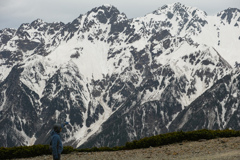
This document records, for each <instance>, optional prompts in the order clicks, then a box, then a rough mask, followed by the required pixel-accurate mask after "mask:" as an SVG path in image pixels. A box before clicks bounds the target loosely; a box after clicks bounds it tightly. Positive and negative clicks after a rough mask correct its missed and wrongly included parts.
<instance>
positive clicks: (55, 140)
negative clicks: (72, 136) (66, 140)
mask: <svg viewBox="0 0 240 160" xmlns="http://www.w3.org/2000/svg"><path fill="white" fill-rule="evenodd" d="M67 124H68V122H65V123H64V124H54V126H53V131H52V134H51V145H52V155H53V160H60V158H61V153H62V151H63V145H62V141H61V138H60V132H61V131H62V128H63V127H64V126H65V125H67Z"/></svg>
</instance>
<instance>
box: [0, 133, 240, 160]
mask: <svg viewBox="0 0 240 160" xmlns="http://www.w3.org/2000/svg"><path fill="white" fill-rule="evenodd" d="M238 136H240V131H234V130H229V129H226V130H207V129H202V130H198V131H189V132H183V131H179V132H172V133H166V134H160V135H157V136H152V137H146V138H143V139H140V140H138V141H137V140H135V141H132V142H127V143H126V145H125V146H121V147H113V148H109V147H100V148H97V147H93V148H90V149H88V148H86V149H74V148H73V147H70V146H65V147H64V149H63V154H69V153H71V152H74V151H77V152H98V151H118V150H129V149H137V148H148V147H150V146H152V147H156V146H162V145H167V144H172V143H178V142H182V141H197V140H200V139H207V140H208V139H214V138H223V137H238ZM49 154H51V153H50V151H49V149H48V145H34V146H21V147H12V148H4V147H1V148H0V159H12V158H27V157H35V156H40V155H49Z"/></svg>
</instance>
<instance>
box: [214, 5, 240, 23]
mask: <svg viewBox="0 0 240 160" xmlns="http://www.w3.org/2000/svg"><path fill="white" fill-rule="evenodd" d="M217 16H218V17H221V19H222V20H226V21H227V22H228V24H230V23H231V22H232V19H236V20H237V21H240V9H238V8H228V9H225V10H224V11H222V12H220V13H218V14H217Z"/></svg>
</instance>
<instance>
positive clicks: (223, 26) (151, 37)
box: [0, 3, 240, 147]
mask: <svg viewBox="0 0 240 160" xmlns="http://www.w3.org/2000/svg"><path fill="white" fill-rule="evenodd" d="M224 14H226V15H225V17H224ZM239 14H240V12H239V10H238V9H228V10H225V11H223V12H220V13H219V15H217V16H214V17H212V16H207V14H206V13H205V12H203V11H200V10H198V9H197V8H192V7H188V6H185V5H182V4H180V3H174V4H170V5H166V6H163V7H161V8H159V9H158V10H156V11H154V12H152V13H150V14H147V15H146V16H144V17H140V18H135V19H127V17H126V15H125V14H124V13H121V12H120V11H119V10H117V8H115V7H114V6H112V5H103V6H100V7H96V8H94V9H92V10H91V11H89V12H87V13H86V14H84V15H80V16H79V17H78V18H76V19H74V20H73V21H72V22H70V23H68V24H63V23H61V22H60V23H46V22H43V21H42V20H40V19H38V20H36V21H33V22H32V23H29V24H28V23H27V24H22V25H21V26H20V27H19V28H18V29H17V30H13V29H4V30H2V31H0V57H1V61H0V70H1V71H2V72H1V74H0V82H1V84H0V85H1V88H0V91H1V97H0V103H1V107H0V125H1V126H2V127H1V130H0V134H2V135H4V136H3V137H2V138H1V139H0V144H3V146H15V145H31V144H39V143H47V141H48V137H49V133H50V131H51V127H52V125H53V124H54V123H56V122H59V123H61V122H64V121H68V122H70V125H68V126H67V127H66V128H64V130H63V141H64V144H66V145H72V146H74V147H92V146H116V145H123V144H125V142H126V141H132V140H135V139H139V138H143V137H145V136H152V135H156V134H160V133H166V132H169V131H175V130H178V129H186V130H188V129H196V128H201V127H202V128H204V127H206V125H204V124H205V122H204V123H202V124H203V125H202V126H201V125H197V124H196V125H195V124H194V125H195V126H193V125H192V124H191V123H190V121H188V122H186V124H185V121H184V123H183V120H181V117H184V116H185V113H188V109H189V110H190V109H191V108H192V104H193V103H196V101H197V100H198V99H199V98H200V97H199V96H200V95H202V94H203V93H204V94H205V93H207V92H209V91H210V90H211V89H212V87H213V86H215V85H216V84H215V83H219V81H218V80H220V79H222V78H223V77H225V76H226V75H231V76H232V77H234V76H235V75H238V73H237V72H233V71H232V70H233V68H234V67H237V66H238V63H239V62H240V60H239V59H238V58H237V57H238V56H236V55H237V50H238V47H239V46H240V45H236V44H238V42H239V39H238V34H239V36H240V32H239V28H238V26H236V25H235V24H233V23H235V21H236V23H238V15H239ZM229 20H230V23H228V22H229ZM226 33H227V34H226ZM209 35H211V36H209ZM229 37H231V38H232V37H233V39H234V40H233V41H231V44H230V43H229ZM232 57H234V58H232ZM235 70H237V69H235ZM230 73H231V74H230ZM223 79H224V78H223ZM220 81H221V80H220ZM236 87H237V85H234V86H233V88H236ZM225 90H226V89H225ZM235 90H236V89H235ZM216 94H217V93H216ZM19 95H21V96H19ZM202 96H203V95H202ZM209 97H210V96H209ZM214 98H215V99H214V100H216V101H217V100H220V99H221V96H220V97H219V96H215V97H214ZM197 103H199V104H201V103H200V102H197ZM231 104H232V103H231ZM201 105H202V104H201ZM209 105H210V104H208V103H206V105H205V107H203V108H201V107H202V106H199V108H200V110H202V111H203V110H205V109H209V110H211V106H209ZM236 105H237V104H236ZM229 106H230V108H232V107H233V106H231V105H229ZM233 108H234V107H233ZM235 109H236V108H235ZM212 110H213V109H212ZM212 110H211V111H212ZM229 110H230V109H229ZM203 112H204V111H203ZM219 113H220V111H219ZM235 113H237V109H236V112H234V114H230V111H229V114H227V112H226V117H225V121H224V123H223V121H221V123H217V124H215V123H213V121H212V120H210V118H211V117H212V116H206V118H208V119H207V120H206V123H208V124H210V122H211V125H209V126H210V127H209V128H213V129H215V128H226V127H228V126H230V127H232V128H237V127H238V126H237V124H236V123H234V115H235ZM212 114H216V112H213V113H212ZM212 114H211V115H212ZM224 114H225V113H224ZM196 115H197V113H196ZM197 116H198V115H197ZM201 116H202V114H201ZM215 117H217V116H215ZM227 118H228V120H226V119H227ZM222 119H223V118H222ZM195 121H196V122H197V119H196V120H195ZM227 121H228V123H227ZM230 121H231V123H230ZM5 122H7V123H6V124H7V125H8V127H6V124H5ZM178 122H181V124H179V123H178ZM183 126H184V127H185V128H184V127H183ZM189 126H192V127H189ZM181 127H182V128H181ZM10 133H13V134H12V136H9V135H11V134H10ZM16 140H17V141H18V143H15V141H16Z"/></svg>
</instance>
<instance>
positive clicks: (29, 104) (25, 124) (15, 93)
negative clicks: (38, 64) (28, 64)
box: [0, 66, 40, 147]
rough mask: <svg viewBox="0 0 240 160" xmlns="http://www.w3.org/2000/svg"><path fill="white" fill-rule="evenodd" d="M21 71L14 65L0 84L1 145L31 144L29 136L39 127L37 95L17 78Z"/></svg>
mask: <svg viewBox="0 0 240 160" xmlns="http://www.w3.org/2000/svg"><path fill="white" fill-rule="evenodd" d="M22 71H23V68H21V66H14V67H13V69H12V71H11V73H10V74H9V75H8V77H7V78H6V79H5V81H4V82H2V83H1V86H0V90H1V91H0V92H1V107H0V116H1V121H0V126H1V131H0V132H1V135H2V136H1V138H0V141H1V146H5V147H8V146H16V145H17V146H19V145H33V144H34V140H33V139H31V138H32V137H33V135H34V134H35V133H36V130H38V129H39V125H36V124H40V120H39V118H38V111H39V109H40V108H39V107H40V105H39V103H38V101H37V100H38V99H39V97H38V95H37V94H36V93H35V92H33V91H31V90H30V89H29V88H28V87H27V86H26V85H24V84H23V83H22V82H21V81H20V80H19V75H20V74H21V72H22Z"/></svg>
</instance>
